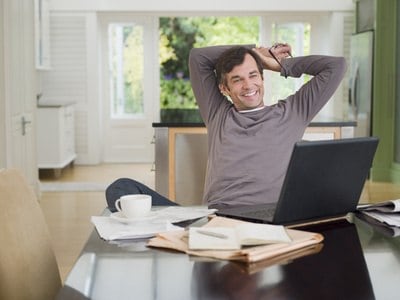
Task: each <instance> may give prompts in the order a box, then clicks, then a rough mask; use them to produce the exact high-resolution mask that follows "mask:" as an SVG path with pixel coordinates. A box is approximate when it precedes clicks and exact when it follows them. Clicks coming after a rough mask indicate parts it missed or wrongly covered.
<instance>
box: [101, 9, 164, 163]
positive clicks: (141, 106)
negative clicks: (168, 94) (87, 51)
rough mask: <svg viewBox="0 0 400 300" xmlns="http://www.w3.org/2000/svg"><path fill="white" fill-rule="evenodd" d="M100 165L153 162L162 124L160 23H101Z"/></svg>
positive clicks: (110, 19)
mask: <svg viewBox="0 0 400 300" xmlns="http://www.w3.org/2000/svg"><path fill="white" fill-rule="evenodd" d="M100 23H101V50H102V51H101V53H102V54H101V56H100V57H101V67H102V70H103V71H102V72H101V74H102V78H101V81H102V84H101V95H103V96H102V97H103V98H102V120H103V122H102V126H101V130H102V133H103V134H102V136H103V138H102V140H103V142H102V161H103V162H106V163H119V162H120V163H125V162H131V163H132V162H152V161H153V160H154V147H153V145H152V144H151V137H152V136H153V135H154V134H153V128H152V123H153V122H156V121H157V120H158V118H159V116H158V111H159V100H158V88H156V87H158V86H159V71H158V70H159V68H158V66H157V64H158V19H157V18H154V17H139V16H135V15H129V14H128V15H126V14H124V15H107V16H103V17H101V22H100Z"/></svg>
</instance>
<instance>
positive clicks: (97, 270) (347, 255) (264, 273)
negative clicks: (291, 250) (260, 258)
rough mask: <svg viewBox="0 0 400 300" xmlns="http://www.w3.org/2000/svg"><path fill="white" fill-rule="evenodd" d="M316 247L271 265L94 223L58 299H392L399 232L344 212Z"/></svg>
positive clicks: (399, 269)
mask: <svg viewBox="0 0 400 300" xmlns="http://www.w3.org/2000/svg"><path fill="white" fill-rule="evenodd" d="M306 230H309V231H314V232H320V233H322V234H323V235H324V238H325V239H324V242H323V245H322V249H321V250H319V252H317V253H314V254H311V255H308V256H304V257H300V258H297V259H294V260H292V261H290V260H289V261H286V262H284V263H280V264H274V265H270V266H262V265H251V266H249V265H246V264H241V263H237V262H229V261H217V260H210V259H205V258H195V257H190V256H188V255H186V254H182V253H177V252H173V251H168V250H163V249H152V248H148V247H146V241H145V240H139V241H133V240H130V241H119V242H106V241H104V240H101V239H100V238H99V236H98V234H97V232H96V231H95V230H94V231H93V233H92V234H91V236H90V237H89V239H88V241H87V243H86V245H85V247H84V249H83V251H82V254H81V256H80V258H79V259H78V261H77V262H76V264H75V266H74V268H73V269H72V271H71V273H70V274H69V276H68V278H67V280H66V282H65V285H64V287H63V288H62V290H61V291H60V294H59V296H58V299H141V300H146V299H185V300H188V299H207V300H208V299H335V300H336V299H352V300H354V299H363V300H366V299H385V300H388V299H398V284H399V283H400V237H392V236H391V235H390V234H388V233H386V232H383V231H382V230H381V229H379V228H377V227H376V226H371V225H370V224H369V223H367V222H365V221H364V220H361V219H359V218H357V217H355V216H354V215H353V214H350V215H349V216H348V218H347V220H341V221H336V222H331V223H325V224H319V225H314V226H313V227H307V228H306Z"/></svg>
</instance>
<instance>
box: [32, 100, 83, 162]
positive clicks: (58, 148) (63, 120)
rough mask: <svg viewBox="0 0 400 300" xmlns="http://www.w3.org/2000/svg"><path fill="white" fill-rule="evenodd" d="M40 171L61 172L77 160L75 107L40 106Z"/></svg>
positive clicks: (38, 143) (38, 126) (38, 142)
mask: <svg viewBox="0 0 400 300" xmlns="http://www.w3.org/2000/svg"><path fill="white" fill-rule="evenodd" d="M37 134H38V138H37V156H38V168H39V169H55V170H61V169H62V168H64V167H66V166H67V165H68V164H70V163H72V162H73V161H74V160H75V158H76V153H75V131H74V106H73V105H72V104H62V105H55V104H52V105H40V106H39V107H38V109H37Z"/></svg>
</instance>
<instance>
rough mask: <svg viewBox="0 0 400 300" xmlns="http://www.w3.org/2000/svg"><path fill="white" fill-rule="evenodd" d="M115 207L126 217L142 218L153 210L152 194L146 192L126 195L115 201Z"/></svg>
mask: <svg viewBox="0 0 400 300" xmlns="http://www.w3.org/2000/svg"><path fill="white" fill-rule="evenodd" d="M115 207H116V208H117V210H118V211H120V212H121V213H122V214H123V215H124V216H125V217H126V218H128V219H133V218H141V217H145V216H147V215H148V214H149V213H150V211H151V196H150V195H145V194H132V195H124V196H122V197H121V198H119V199H118V200H117V201H115Z"/></svg>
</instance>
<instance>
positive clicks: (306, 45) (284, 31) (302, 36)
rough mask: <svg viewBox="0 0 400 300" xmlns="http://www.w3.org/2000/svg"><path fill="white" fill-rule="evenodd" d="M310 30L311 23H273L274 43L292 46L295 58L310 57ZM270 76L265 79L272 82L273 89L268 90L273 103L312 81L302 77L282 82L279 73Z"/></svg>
mask: <svg viewBox="0 0 400 300" xmlns="http://www.w3.org/2000/svg"><path fill="white" fill-rule="evenodd" d="M310 29H311V25H310V24H309V23H302V22H289V23H273V24H272V28H271V37H272V41H273V42H285V43H288V44H290V45H291V46H292V54H293V56H303V55H308V54H309V53H310ZM269 74H270V75H268V76H266V78H265V79H266V80H270V81H271V84H270V85H269V86H270V87H271V88H269V89H267V94H268V93H269V95H268V98H269V99H270V101H271V103H276V102H277V101H278V100H280V99H285V98H286V97H287V96H289V95H291V94H293V93H294V92H295V91H296V90H298V89H299V88H300V87H301V86H302V85H303V84H304V83H305V82H307V81H308V80H309V79H310V77H309V76H302V77H300V78H289V77H288V78H287V79H286V80H282V77H281V76H280V74H278V73H275V72H271V73H269ZM268 77H269V78H268Z"/></svg>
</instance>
